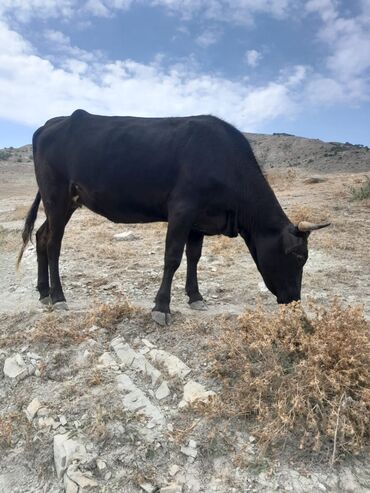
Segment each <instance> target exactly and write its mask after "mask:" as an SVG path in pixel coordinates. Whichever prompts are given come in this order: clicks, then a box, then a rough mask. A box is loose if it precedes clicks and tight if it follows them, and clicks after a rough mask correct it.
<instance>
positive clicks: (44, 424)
mask: <svg viewBox="0 0 370 493" xmlns="http://www.w3.org/2000/svg"><path fill="white" fill-rule="evenodd" d="M37 426H38V427H39V428H53V430H56V429H57V428H58V427H59V426H60V423H57V422H56V421H55V420H54V419H53V418H50V417H47V416H45V417H44V416H41V418H39V419H38V422H37Z"/></svg>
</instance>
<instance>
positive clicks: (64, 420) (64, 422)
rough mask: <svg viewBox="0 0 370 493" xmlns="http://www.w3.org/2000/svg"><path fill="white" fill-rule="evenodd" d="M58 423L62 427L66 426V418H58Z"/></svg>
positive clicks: (61, 416)
mask: <svg viewBox="0 0 370 493" xmlns="http://www.w3.org/2000/svg"><path fill="white" fill-rule="evenodd" d="M59 422H60V424H61V425H62V426H65V425H66V424H67V418H66V417H65V416H64V414H62V415H60V416H59Z"/></svg>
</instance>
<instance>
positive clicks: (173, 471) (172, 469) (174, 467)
mask: <svg viewBox="0 0 370 493" xmlns="http://www.w3.org/2000/svg"><path fill="white" fill-rule="evenodd" d="M179 470H180V467H179V466H178V465H177V464H172V466H171V467H170V468H169V470H168V472H169V473H170V476H176V474H177V473H178V472H179Z"/></svg>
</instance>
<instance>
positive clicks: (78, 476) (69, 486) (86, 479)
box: [64, 464, 98, 493]
mask: <svg viewBox="0 0 370 493" xmlns="http://www.w3.org/2000/svg"><path fill="white" fill-rule="evenodd" d="M76 486H77V490H76V489H75V488H76ZM96 486H98V483H97V482H96V481H95V479H93V478H92V477H91V476H90V475H89V474H88V473H87V472H85V473H82V472H81V471H80V470H79V469H78V466H77V465H76V464H72V465H70V466H69V467H68V469H67V471H66V473H65V475H64V487H65V493H69V492H70V493H75V492H78V493H83V492H87V491H91V488H94V487H96Z"/></svg>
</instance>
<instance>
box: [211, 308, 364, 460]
mask: <svg viewBox="0 0 370 493" xmlns="http://www.w3.org/2000/svg"><path fill="white" fill-rule="evenodd" d="M216 345H217V348H216V355H217V356H216V358H217V359H216V361H215V363H214V369H213V372H214V373H215V374H217V375H218V376H221V377H222V379H223V390H222V393H221V395H220V398H219V401H218V404H216V409H215V412H216V413H221V414H226V415H228V416H247V417H249V419H250V420H251V422H252V423H253V427H254V429H253V434H254V435H255V436H257V438H258V440H259V444H260V446H261V447H262V449H263V450H264V449H266V448H268V447H271V446H274V445H280V444H282V443H287V442H289V443H290V442H291V443H292V445H293V446H294V445H295V446H296V444H297V443H298V444H299V448H300V449H310V450H313V451H315V452H317V453H318V452H321V453H326V454H327V455H328V456H329V457H330V460H331V461H332V462H334V460H335V459H336V458H337V457H338V456H339V455H340V456H342V455H345V454H348V453H358V452H361V451H363V450H364V449H366V447H369V444H370V388H369V382H370V338H369V324H368V322H367V321H366V320H365V319H364V317H363V313H362V310H361V308H359V307H355V308H353V307H350V308H341V307H340V305H339V303H338V302H333V304H332V305H331V306H330V307H329V308H328V309H323V308H314V315H313V316H312V317H311V318H310V319H308V318H307V316H306V315H305V313H304V311H303V308H302V306H301V305H300V303H293V304H291V305H289V306H285V307H282V308H281V309H280V310H279V312H278V313H273V314H271V313H267V312H264V311H262V309H256V310H254V311H248V312H246V313H244V314H243V315H241V316H240V317H239V318H238V319H237V322H236V324H234V325H232V324H230V321H228V323H227V324H226V322H225V331H224V334H223V336H222V339H221V340H220V341H218V342H217V343H216ZM289 439H291V440H289Z"/></svg>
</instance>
